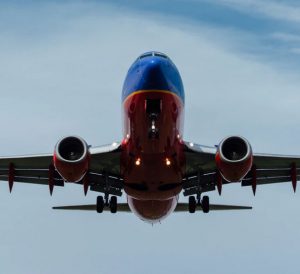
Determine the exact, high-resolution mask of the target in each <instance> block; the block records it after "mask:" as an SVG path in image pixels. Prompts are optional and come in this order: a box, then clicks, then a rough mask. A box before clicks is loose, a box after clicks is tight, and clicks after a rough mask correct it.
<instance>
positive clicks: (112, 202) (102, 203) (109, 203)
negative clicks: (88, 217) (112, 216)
mask: <svg viewBox="0 0 300 274" xmlns="http://www.w3.org/2000/svg"><path fill="white" fill-rule="evenodd" d="M104 199H105V200H104ZM104 207H109V209H110V212H111V213H117V210H118V200H117V197H116V196H111V198H110V199H109V196H108V195H105V197H104V198H103V196H98V197H97V201H96V210H97V212H98V213H102V212H103V210H104Z"/></svg>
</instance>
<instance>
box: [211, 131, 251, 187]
mask: <svg viewBox="0 0 300 274" xmlns="http://www.w3.org/2000/svg"><path fill="white" fill-rule="evenodd" d="M252 162H253V154H252V149H251V146H250V144H249V142H248V141H247V140H246V139H244V138H242V137H240V136H230V137H227V138H225V139H223V140H222V141H221V143H220V145H219V147H218V150H217V153H216V165H217V168H218V170H219V171H220V173H221V175H222V176H223V178H224V179H225V180H226V181H228V182H240V181H241V180H242V179H243V178H244V177H245V176H246V174H247V173H248V172H249V170H250V169H251V167H252Z"/></svg>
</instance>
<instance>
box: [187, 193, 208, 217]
mask: <svg viewBox="0 0 300 274" xmlns="http://www.w3.org/2000/svg"><path fill="white" fill-rule="evenodd" d="M197 206H201V208H202V211H203V213H208V212H209V197H208V196H203V198H202V200H201V196H200V195H197V200H196V197H195V196H190V197H189V212H190V213H195V211H196V208H197Z"/></svg>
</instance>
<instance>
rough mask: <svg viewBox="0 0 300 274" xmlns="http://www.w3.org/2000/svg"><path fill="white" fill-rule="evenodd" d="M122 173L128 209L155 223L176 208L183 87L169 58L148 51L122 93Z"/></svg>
mask: <svg viewBox="0 0 300 274" xmlns="http://www.w3.org/2000/svg"><path fill="white" fill-rule="evenodd" d="M122 100H123V114H124V129H123V134H124V139H123V142H122V156H121V172H122V176H123V178H124V190H125V192H126V193H127V197H128V198H127V200H128V204H129V206H130V208H131V210H132V211H133V212H134V213H135V214H136V215H138V216H139V217H140V218H141V219H143V220H146V221H150V222H155V221H159V220H161V219H163V218H164V217H166V216H168V214H170V213H171V212H172V211H173V210H174V208H175V207H176V204H177V200H178V194H179V193H180V191H181V190H182V184H181V182H182V176H183V174H184V169H185V157H184V153H183V142H182V134H183V118H184V89H183V85H182V80H181V77H180V74H179V72H178V70H177V68H176V66H175V65H174V64H173V62H172V61H171V60H170V59H169V58H168V57H166V56H165V55H163V54H160V53H156V52H150V53H146V54H144V55H142V56H140V57H139V58H138V59H137V60H136V61H135V62H134V63H133V65H132V66H131V67H130V69H129V71H128V74H127V76H126V79H125V82H124V87H123V92H122Z"/></svg>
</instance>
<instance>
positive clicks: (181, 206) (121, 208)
mask: <svg viewBox="0 0 300 274" xmlns="http://www.w3.org/2000/svg"><path fill="white" fill-rule="evenodd" d="M52 209H58V210H86V211H95V212H96V205H94V204H90V205H71V206H55V207H53V208H52ZM243 209H252V207H251V206H237V205H214V204H211V205H210V206H209V210H210V211H216V210H243ZM103 210H104V211H110V209H109V207H104V209H103ZM196 210H197V211H201V210H202V208H201V207H200V206H199V207H197V208H196ZM188 211H189V205H188V204H187V203H178V204H177V206H176V208H175V210H174V212H188ZM118 212H131V210H130V208H129V206H128V204H127V203H119V204H118Z"/></svg>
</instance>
